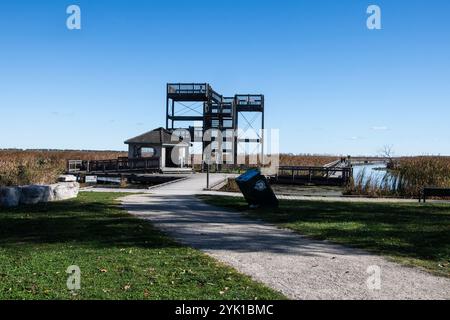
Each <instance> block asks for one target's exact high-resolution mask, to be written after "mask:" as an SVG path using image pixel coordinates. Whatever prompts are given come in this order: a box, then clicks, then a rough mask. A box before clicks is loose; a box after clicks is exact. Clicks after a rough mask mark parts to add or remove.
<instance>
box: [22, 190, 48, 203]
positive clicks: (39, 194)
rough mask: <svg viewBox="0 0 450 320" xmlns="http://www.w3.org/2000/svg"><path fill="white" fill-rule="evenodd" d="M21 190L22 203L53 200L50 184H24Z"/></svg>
mask: <svg viewBox="0 0 450 320" xmlns="http://www.w3.org/2000/svg"><path fill="white" fill-rule="evenodd" d="M20 191H21V194H20V204H36V203H40V202H48V201H53V192H52V189H51V187H50V186H43V185H30V186H23V187H20Z"/></svg>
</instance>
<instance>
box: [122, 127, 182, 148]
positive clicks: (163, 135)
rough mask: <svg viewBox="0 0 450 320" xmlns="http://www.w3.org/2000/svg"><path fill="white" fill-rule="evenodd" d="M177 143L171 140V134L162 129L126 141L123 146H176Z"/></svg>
mask: <svg viewBox="0 0 450 320" xmlns="http://www.w3.org/2000/svg"><path fill="white" fill-rule="evenodd" d="M177 142H178V141H173V140H172V133H171V132H170V131H169V130H166V129H164V128H162V127H160V128H156V129H154V130H152V131H149V132H146V133H143V134H141V135H139V136H137V137H134V138H131V139H128V140H127V141H125V144H132V143H137V144H148V145H162V144H176V143H177Z"/></svg>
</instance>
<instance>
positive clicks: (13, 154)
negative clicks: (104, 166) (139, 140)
mask: <svg viewBox="0 0 450 320" xmlns="http://www.w3.org/2000/svg"><path fill="white" fill-rule="evenodd" d="M124 155H125V154H124V153H123V152H114V151H22V150H0V186H14V185H27V184H45V183H53V182H55V180H56V179H57V177H58V175H60V174H61V173H63V172H64V171H65V169H66V162H67V160H69V159H74V160H75V159H76V160H104V159H115V158H117V157H118V156H124Z"/></svg>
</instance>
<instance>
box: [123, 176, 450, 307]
mask: <svg viewBox="0 0 450 320" xmlns="http://www.w3.org/2000/svg"><path fill="white" fill-rule="evenodd" d="M217 179H219V178H217ZM202 184H203V177H202V176H200V175H199V176H197V177H195V178H193V179H189V180H185V181H181V182H179V183H175V184H171V185H168V186H164V187H161V188H159V189H158V188H156V189H154V190H152V191H153V193H152V194H136V195H130V196H126V197H125V198H123V199H122V201H123V206H124V207H125V208H126V210H128V211H129V212H130V213H132V214H134V215H137V216H139V217H142V218H144V219H148V220H150V221H151V222H152V223H153V224H154V225H155V226H156V227H158V228H160V229H161V230H163V231H165V232H166V233H168V234H169V235H171V236H172V237H173V238H175V239H177V240H178V241H180V242H182V243H184V244H187V245H190V246H192V247H195V248H197V249H200V250H203V251H204V252H206V253H207V254H209V255H211V256H213V257H215V258H217V259H218V260H220V261H222V262H224V263H226V264H228V265H230V266H233V267H234V268H235V269H237V270H238V271H240V272H242V273H245V274H247V275H250V276H251V277H252V278H253V279H255V280H257V281H260V282H263V283H265V284H266V285H268V286H270V287H272V288H274V289H277V290H279V291H281V292H282V293H284V294H285V295H286V296H287V297H289V298H292V299H450V279H447V278H442V277H436V276H433V275H431V274H428V273H426V272H423V271H421V270H419V269H416V268H408V267H404V266H401V265H398V264H396V263H393V262H390V261H387V260H386V259H384V258H382V257H379V256H376V255H372V254H369V253H367V252H364V251H362V250H357V249H351V248H346V247H343V246H339V245H334V244H330V243H328V242H325V241H314V240H310V239H307V238H304V237H302V236H301V235H298V234H296V233H294V232H292V231H289V230H285V229H279V228H277V227H275V226H272V225H269V224H266V223H264V222H261V221H255V220H249V219H247V218H245V217H244V216H242V215H241V214H239V213H236V212H230V211H226V210H224V209H220V208H216V207H213V206H211V205H208V204H205V203H204V202H202V201H200V200H198V199H197V198H196V197H195V195H194V194H196V193H199V192H201V191H200V190H201V188H202V187H201V186H202ZM370 266H379V267H380V270H381V288H380V289H379V290H377V289H369V287H368V286H367V280H368V278H369V277H370V274H369V273H368V272H367V269H368V267H370Z"/></svg>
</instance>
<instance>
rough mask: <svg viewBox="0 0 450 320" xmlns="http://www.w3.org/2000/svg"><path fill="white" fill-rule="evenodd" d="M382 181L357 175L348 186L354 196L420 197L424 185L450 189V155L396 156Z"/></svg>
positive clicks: (347, 191)
mask: <svg viewBox="0 0 450 320" xmlns="http://www.w3.org/2000/svg"><path fill="white" fill-rule="evenodd" d="M389 168H390V170H389V171H388V172H387V174H386V176H385V178H384V179H383V180H382V181H376V180H375V179H373V177H372V176H370V175H366V176H364V175H361V176H359V177H356V178H355V179H354V180H353V181H352V182H351V183H350V185H349V186H348V187H347V190H346V193H347V194H352V195H367V196H373V197H379V196H397V197H414V198H415V197H418V196H419V195H420V193H421V191H422V189H423V188H424V187H441V188H450V157H443V156H420V157H402V158H397V159H393V160H392V163H391V164H390V165H389Z"/></svg>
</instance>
